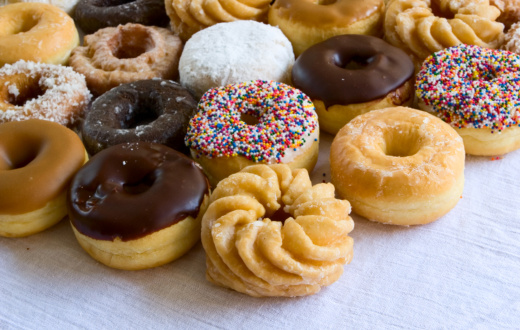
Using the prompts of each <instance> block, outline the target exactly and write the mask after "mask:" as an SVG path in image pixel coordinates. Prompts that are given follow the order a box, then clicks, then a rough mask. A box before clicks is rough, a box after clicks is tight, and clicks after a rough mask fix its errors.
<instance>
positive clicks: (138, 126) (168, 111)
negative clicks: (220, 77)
mask: <svg viewBox="0 0 520 330" xmlns="http://www.w3.org/2000/svg"><path fill="white" fill-rule="evenodd" d="M196 108H197V102H196V101H195V99H194V98H193V96H192V95H191V94H190V93H189V92H188V90H187V89H185V88H184V87H182V86H181V85H180V84H178V83H176V82H174V81H171V80H161V79H150V80H140V81H136V82H133V83H129V84H123V85H120V86H118V87H115V88H113V89H111V90H110V91H108V92H106V93H105V94H103V95H101V96H100V97H99V98H97V99H96V100H95V101H94V102H93V103H92V107H91V109H90V111H89V112H88V113H87V116H86V118H85V121H84V123H83V125H82V129H81V134H82V138H83V143H84V144H85V148H86V149H87V151H88V152H89V153H90V154H91V155H93V154H96V153H97V152H99V151H101V150H103V149H105V148H107V147H109V146H113V145H116V144H120V143H124V142H137V141H146V142H155V143H161V144H165V145H167V146H169V147H171V148H173V149H176V150H179V151H182V152H184V153H187V152H188V149H187V147H186V146H185V145H184V136H185V135H186V130H187V127H188V123H189V120H190V118H191V117H192V116H194V115H195V111H196Z"/></svg>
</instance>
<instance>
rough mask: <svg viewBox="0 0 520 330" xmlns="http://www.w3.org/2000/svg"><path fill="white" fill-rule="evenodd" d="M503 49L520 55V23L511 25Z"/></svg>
mask: <svg viewBox="0 0 520 330" xmlns="http://www.w3.org/2000/svg"><path fill="white" fill-rule="evenodd" d="M501 48H502V49H505V50H508V51H510V52H513V53H517V54H520V23H515V24H513V25H511V28H510V29H509V30H508V31H507V33H506V35H505V40H504V44H503V45H502V47H501Z"/></svg>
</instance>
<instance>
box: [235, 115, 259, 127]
mask: <svg viewBox="0 0 520 330" xmlns="http://www.w3.org/2000/svg"><path fill="white" fill-rule="evenodd" d="M240 120H241V121H243V122H244V123H246V124H247V125H252V126H254V125H258V123H259V122H260V119H259V118H258V117H255V116H252V115H250V114H247V113H242V114H240Z"/></svg>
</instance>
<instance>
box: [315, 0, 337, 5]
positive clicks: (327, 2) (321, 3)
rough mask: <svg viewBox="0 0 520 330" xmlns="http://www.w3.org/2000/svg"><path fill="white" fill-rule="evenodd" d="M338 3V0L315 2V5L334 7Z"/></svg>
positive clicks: (317, 0)
mask: <svg viewBox="0 0 520 330" xmlns="http://www.w3.org/2000/svg"><path fill="white" fill-rule="evenodd" d="M336 2H338V0H315V1H314V3H315V4H317V5H320V6H326V5H332V4H335V3H336Z"/></svg>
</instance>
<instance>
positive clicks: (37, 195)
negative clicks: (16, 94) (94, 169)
mask: <svg viewBox="0 0 520 330" xmlns="http://www.w3.org/2000/svg"><path fill="white" fill-rule="evenodd" d="M85 161H86V152H85V148H83V144H82V143H81V140H80V139H79V137H78V136H77V135H76V134H75V133H74V132H73V131H71V130H70V129H68V128H66V127H64V126H62V125H59V124H56V123H52V122H49V121H44V120H38V119H29V120H25V121H20V122H9V123H3V124H0V196H2V198H0V235H1V236H7V237H21V236H27V235H32V234H35V233H37V232H40V231H42V230H44V229H46V228H49V227H51V226H53V225H54V224H56V223H57V222H59V221H60V220H61V219H63V217H65V215H67V206H66V203H65V200H66V198H65V197H66V195H67V189H68V187H69V183H70V180H71V179H72V177H73V176H74V174H75V173H76V171H78V170H79V168H80V167H81V166H82V165H83V163H85Z"/></svg>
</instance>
